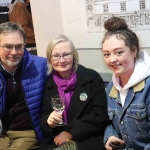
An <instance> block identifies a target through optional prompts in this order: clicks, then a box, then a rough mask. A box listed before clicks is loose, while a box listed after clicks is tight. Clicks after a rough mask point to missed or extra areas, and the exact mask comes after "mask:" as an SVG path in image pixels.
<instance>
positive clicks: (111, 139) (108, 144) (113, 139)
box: [105, 136, 125, 150]
mask: <svg viewBox="0 0 150 150" xmlns="http://www.w3.org/2000/svg"><path fill="white" fill-rule="evenodd" d="M112 143H119V144H120V145H121V147H122V146H123V145H124V143H125V142H124V141H123V140H121V139H119V138H117V137H115V136H110V137H109V139H108V140H107V142H106V144H105V148H106V150H113V148H112V146H111V145H112Z"/></svg>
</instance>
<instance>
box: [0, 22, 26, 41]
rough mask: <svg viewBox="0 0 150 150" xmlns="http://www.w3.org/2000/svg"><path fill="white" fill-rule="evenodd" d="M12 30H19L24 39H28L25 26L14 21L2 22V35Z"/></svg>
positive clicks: (0, 29)
mask: <svg viewBox="0 0 150 150" xmlns="http://www.w3.org/2000/svg"><path fill="white" fill-rule="evenodd" d="M12 32H18V33H19V34H20V35H21V36H22V37H23V40H24V43H25V41H26V34H25V32H24V30H23V28H22V27H21V26H20V25H19V24H17V23H14V22H6V23H2V24H0V35H1V34H5V33H12Z"/></svg>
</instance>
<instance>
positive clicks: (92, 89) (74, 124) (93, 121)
mask: <svg viewBox="0 0 150 150" xmlns="http://www.w3.org/2000/svg"><path fill="white" fill-rule="evenodd" d="M82 93H86V94H87V96H88V98H87V99H86V100H85V101H81V99H80V94H82ZM54 95H58V90H57V86H56V84H55V82H54V81H53V78H52V76H51V75H50V76H49V78H48V80H47V82H46V86H45V91H44V99H43V110H42V115H41V121H40V123H41V128H42V130H43V132H44V133H45V135H46V137H47V138H46V139H45V141H44V142H43V144H42V145H41V150H46V149H49V150H51V149H53V148H54V147H56V145H55V143H54V142H53V141H54V137H55V136H56V135H57V134H58V133H59V132H61V131H63V130H65V131H67V132H69V133H70V134H72V135H73V140H74V141H75V142H76V143H77V145H78V148H79V150H103V149H104V146H103V134H104V130H105V127H106V126H107V125H108V123H109V118H108V115H107V100H106V93H105V87H104V83H103V80H102V78H101V77H100V75H99V73H97V72H96V71H94V70H92V69H87V68H85V67H83V66H81V65H79V67H78V69H77V84H76V87H75V90H74V94H73V96H72V99H71V103H70V108H69V113H68V125H67V126H64V127H56V128H54V129H53V128H51V127H49V126H48V124H47V122H46V121H47V119H48V116H49V115H50V113H51V112H52V111H53V109H52V106H51V97H52V96H54Z"/></svg>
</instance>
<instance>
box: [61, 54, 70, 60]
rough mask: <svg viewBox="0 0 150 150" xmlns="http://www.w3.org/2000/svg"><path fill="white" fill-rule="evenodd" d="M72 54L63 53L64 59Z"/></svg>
mask: <svg viewBox="0 0 150 150" xmlns="http://www.w3.org/2000/svg"><path fill="white" fill-rule="evenodd" d="M70 56H71V54H65V55H63V58H64V59H70Z"/></svg>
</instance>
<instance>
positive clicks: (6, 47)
mask: <svg viewBox="0 0 150 150" xmlns="http://www.w3.org/2000/svg"><path fill="white" fill-rule="evenodd" d="M4 50H5V51H7V52H10V51H12V50H13V45H4Z"/></svg>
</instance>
